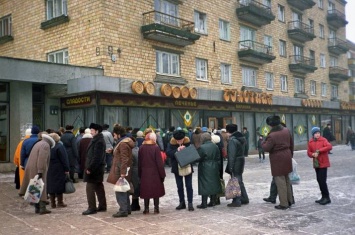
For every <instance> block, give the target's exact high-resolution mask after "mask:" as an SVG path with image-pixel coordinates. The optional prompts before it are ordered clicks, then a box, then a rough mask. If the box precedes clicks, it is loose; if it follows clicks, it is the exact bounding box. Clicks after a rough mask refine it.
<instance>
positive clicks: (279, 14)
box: [277, 4, 285, 23]
mask: <svg viewBox="0 0 355 235" xmlns="http://www.w3.org/2000/svg"><path fill="white" fill-rule="evenodd" d="M277 19H278V20H279V21H280V22H283V23H285V7H284V6H283V5H280V4H277Z"/></svg>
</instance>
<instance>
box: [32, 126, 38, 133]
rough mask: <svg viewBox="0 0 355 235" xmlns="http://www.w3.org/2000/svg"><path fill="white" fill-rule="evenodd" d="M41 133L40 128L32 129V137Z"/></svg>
mask: <svg viewBox="0 0 355 235" xmlns="http://www.w3.org/2000/svg"><path fill="white" fill-rule="evenodd" d="M39 132H40V130H39V127H38V126H33V127H32V129H31V134H32V135H37V134H38V133H39Z"/></svg>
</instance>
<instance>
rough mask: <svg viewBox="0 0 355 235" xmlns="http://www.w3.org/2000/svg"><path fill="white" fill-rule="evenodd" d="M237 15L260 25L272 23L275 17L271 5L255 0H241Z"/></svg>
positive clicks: (241, 18) (240, 18)
mask: <svg viewBox="0 0 355 235" xmlns="http://www.w3.org/2000/svg"><path fill="white" fill-rule="evenodd" d="M237 16H238V19H239V20H243V21H245V22H248V23H251V24H253V25H256V26H259V27H260V26H263V25H267V24H270V23H271V21H273V20H274V19H275V16H274V15H273V14H272V12H271V8H270V7H269V6H266V5H264V4H261V3H259V2H258V1H255V0H239V4H238V7H237Z"/></svg>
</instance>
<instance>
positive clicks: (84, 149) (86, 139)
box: [78, 128, 92, 172]
mask: <svg viewBox="0 0 355 235" xmlns="http://www.w3.org/2000/svg"><path fill="white" fill-rule="evenodd" d="M91 140H92V135H91V131H90V129H89V128H86V129H85V131H84V135H83V136H82V138H81V140H80V142H79V143H78V154H79V162H80V171H81V172H84V170H85V164H86V158H87V155H88V147H89V144H90V142H91Z"/></svg>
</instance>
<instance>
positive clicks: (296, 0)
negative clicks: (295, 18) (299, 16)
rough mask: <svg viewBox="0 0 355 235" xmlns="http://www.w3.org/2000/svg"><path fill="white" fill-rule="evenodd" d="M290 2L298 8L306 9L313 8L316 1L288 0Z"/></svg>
mask: <svg viewBox="0 0 355 235" xmlns="http://www.w3.org/2000/svg"><path fill="white" fill-rule="evenodd" d="M287 2H288V4H290V5H291V6H293V7H296V8H297V9H299V10H301V11H304V10H306V9H310V8H312V7H313V6H314V5H316V3H315V2H314V1H312V0H287Z"/></svg>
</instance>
